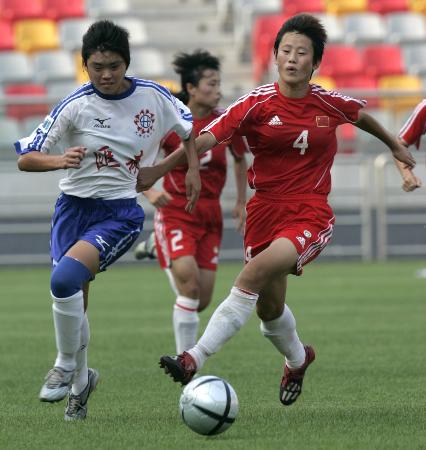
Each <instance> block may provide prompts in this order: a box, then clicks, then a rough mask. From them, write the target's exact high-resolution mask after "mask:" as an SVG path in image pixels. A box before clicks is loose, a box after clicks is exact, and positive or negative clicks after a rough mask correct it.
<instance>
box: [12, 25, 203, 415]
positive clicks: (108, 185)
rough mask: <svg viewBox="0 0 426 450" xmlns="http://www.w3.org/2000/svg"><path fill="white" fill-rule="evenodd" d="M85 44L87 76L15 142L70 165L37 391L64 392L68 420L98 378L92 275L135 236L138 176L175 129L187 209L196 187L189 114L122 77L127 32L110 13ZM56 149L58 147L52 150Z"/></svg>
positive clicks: (139, 219)
mask: <svg viewBox="0 0 426 450" xmlns="http://www.w3.org/2000/svg"><path fill="white" fill-rule="evenodd" d="M81 52H82V59H83V64H84V67H85V69H86V70H87V73H88V75H89V79H90V82H89V83H87V84H84V85H83V86H81V87H80V88H79V89H77V90H75V91H74V92H73V93H71V94H70V95H69V96H68V97H66V98H65V99H64V100H63V101H62V102H61V103H59V104H58V105H57V106H56V107H55V108H54V109H53V110H52V112H51V113H50V115H49V116H47V117H46V119H45V120H44V122H43V123H42V124H41V125H39V127H38V128H37V129H36V130H35V131H34V132H33V133H32V134H31V135H30V136H29V137H27V138H23V139H21V140H19V141H18V142H17V143H16V144H15V147H16V151H17V153H18V154H19V155H20V156H19V160H18V167H19V169H20V170H24V171H30V172H43V171H50V170H61V169H67V172H66V173H65V176H64V178H62V180H61V181H60V185H59V186H60V189H61V191H62V192H61V194H60V196H59V198H58V201H57V203H56V206H55V212H54V215H53V219H52V230H51V258H52V264H53V270H52V273H51V283H50V289H51V296H52V300H53V306H52V309H53V319H54V326H55V336H56V346H57V350H58V353H57V358H56V361H55V363H54V366H53V368H52V369H51V370H50V371H49V372H48V374H47V376H46V379H45V383H44V385H43V386H42V389H41V391H40V394H39V398H40V400H41V401H44V402H57V401H60V400H62V399H63V398H64V397H65V396H68V402H67V407H66V410H65V420H76V419H85V417H86V414H87V400H88V398H89V395H90V393H91V392H92V391H93V390H94V389H95V387H96V384H97V382H98V378H99V375H98V372H97V371H96V370H95V369H88V367H87V348H88V344H89V322H88V318H87V314H86V309H87V305H88V292H89V283H90V282H91V281H92V280H93V279H94V278H95V275H96V274H97V273H98V272H101V271H104V270H106V268H107V267H108V266H109V265H110V264H112V263H113V262H114V261H116V260H117V259H118V258H119V257H120V256H122V255H123V254H124V253H125V252H126V251H127V250H128V249H129V248H130V247H131V246H132V244H133V243H134V242H135V240H136V239H137V238H138V236H139V233H140V231H141V229H142V226H143V222H144V212H143V209H142V208H141V207H140V206H139V205H138V204H137V201H136V197H137V193H136V190H135V185H136V177H137V174H138V171H139V169H140V167H142V166H143V165H145V164H146V165H151V164H152V163H153V162H154V161H155V158H156V156H157V153H158V148H159V146H160V141H161V139H162V138H163V137H164V136H165V135H166V134H167V133H168V132H169V131H170V130H175V131H176V132H177V133H178V134H179V136H181V137H182V138H183V139H184V144H183V147H184V151H185V152H186V153H187V155H188V161H189V163H188V166H189V169H188V175H187V178H186V182H187V192H188V199H189V202H184V203H183V204H182V207H183V208H185V206H186V207H187V209H188V210H191V208H192V207H193V205H194V203H195V201H196V198H197V195H198V191H199V188H200V180H199V175H198V168H199V162H198V157H197V155H196V153H195V148H194V143H193V135H192V132H191V130H192V120H191V113H190V111H189V110H188V108H187V107H186V106H185V105H183V104H182V103H181V102H180V101H178V100H177V99H175V98H174V97H173V96H172V95H171V94H170V92H169V91H168V90H167V89H165V88H163V87H162V86H160V85H158V84H156V83H154V82H151V81H146V80H140V79H136V78H129V77H126V76H125V74H126V70H127V68H128V66H129V63H130V50H129V35H128V32H127V31H126V30H125V29H124V28H121V27H119V26H117V25H115V24H114V23H112V22H110V21H107V20H102V21H99V22H96V23H94V24H92V25H91V26H90V27H89V29H88V30H87V32H86V34H85V35H84V37H83V46H82V51H81ZM54 149H60V150H62V154H58V155H51V154H50V153H51V151H53V150H54ZM183 189H184V190H185V188H184V187H183Z"/></svg>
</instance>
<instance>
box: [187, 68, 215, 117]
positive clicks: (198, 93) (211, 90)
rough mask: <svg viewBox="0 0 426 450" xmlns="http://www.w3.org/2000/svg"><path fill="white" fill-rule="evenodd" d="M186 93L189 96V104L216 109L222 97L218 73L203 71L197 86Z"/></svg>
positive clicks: (211, 70) (210, 70)
mask: <svg viewBox="0 0 426 450" xmlns="http://www.w3.org/2000/svg"><path fill="white" fill-rule="evenodd" d="M188 92H189V95H190V103H193V104H197V105H200V106H203V107H208V108H212V109H213V108H216V106H217V105H218V103H219V101H220V99H221V97H222V94H221V92H220V73H219V71H217V70H213V69H206V70H204V72H203V76H202V77H201V79H200V81H199V82H198V86H191V87H190V88H189V89H188ZM189 107H191V105H189Z"/></svg>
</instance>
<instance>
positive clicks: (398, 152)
mask: <svg viewBox="0 0 426 450" xmlns="http://www.w3.org/2000/svg"><path fill="white" fill-rule="evenodd" d="M391 151H392V154H393V156H394V157H395V158H396V159H397V160H398V161H401V162H402V163H403V164H405V168H406V169H413V168H414V167H415V165H416V160H415V159H414V157H413V155H412V154H411V153H410V152H409V151H408V149H407V147H405V146H404V145H402V144H400V143H397V144H396V146H395V147H393V148H391Z"/></svg>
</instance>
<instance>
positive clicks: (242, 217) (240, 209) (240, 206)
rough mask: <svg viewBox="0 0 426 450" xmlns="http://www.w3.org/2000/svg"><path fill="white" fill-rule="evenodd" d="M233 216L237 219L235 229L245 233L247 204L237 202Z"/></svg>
mask: <svg viewBox="0 0 426 450" xmlns="http://www.w3.org/2000/svg"><path fill="white" fill-rule="evenodd" d="M232 217H233V218H234V219H235V229H236V230H237V231H238V232H239V233H241V234H243V231H244V225H245V223H246V204H245V203H241V202H237V203H236V204H235V206H234V209H233V210H232Z"/></svg>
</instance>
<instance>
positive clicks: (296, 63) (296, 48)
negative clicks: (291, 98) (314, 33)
mask: <svg viewBox="0 0 426 450" xmlns="http://www.w3.org/2000/svg"><path fill="white" fill-rule="evenodd" d="M313 58H314V49H313V46H312V42H311V40H310V39H309V38H308V37H307V36H305V35H304V34H299V33H295V32H291V33H285V34H284V36H283V37H282V39H281V42H280V45H279V46H278V51H277V55H276V64H277V66H278V74H279V84H280V85H281V84H282V85H283V86H284V87H287V88H291V89H303V88H305V89H306V88H307V86H308V84H309V80H310V79H311V75H312V71H313V70H314V69H316V68H317V65H314V64H313Z"/></svg>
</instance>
